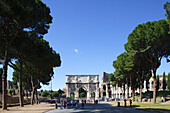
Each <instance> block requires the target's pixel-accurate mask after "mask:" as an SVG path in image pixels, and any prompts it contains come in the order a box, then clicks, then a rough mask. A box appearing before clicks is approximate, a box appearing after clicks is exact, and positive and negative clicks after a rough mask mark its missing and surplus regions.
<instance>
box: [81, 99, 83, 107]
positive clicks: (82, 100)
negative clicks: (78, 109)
mask: <svg viewBox="0 0 170 113" xmlns="http://www.w3.org/2000/svg"><path fill="white" fill-rule="evenodd" d="M81 103H82V104H81V106H82V108H84V100H83V99H82V100H81Z"/></svg>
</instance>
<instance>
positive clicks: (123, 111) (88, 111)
mask: <svg viewBox="0 0 170 113" xmlns="http://www.w3.org/2000/svg"><path fill="white" fill-rule="evenodd" d="M45 113H149V112H146V111H141V110H134V109H130V108H125V107H115V106H111V105H108V104H104V103H100V104H92V103H87V104H85V106H84V108H82V107H81V104H79V106H78V108H74V107H73V108H70V109H67V108H66V109H61V108H60V107H58V109H55V110H51V111H48V112H45Z"/></svg>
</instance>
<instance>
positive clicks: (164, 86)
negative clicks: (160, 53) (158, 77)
mask: <svg viewBox="0 0 170 113" xmlns="http://www.w3.org/2000/svg"><path fill="white" fill-rule="evenodd" d="M165 89H166V78H165V72H163V90H165Z"/></svg>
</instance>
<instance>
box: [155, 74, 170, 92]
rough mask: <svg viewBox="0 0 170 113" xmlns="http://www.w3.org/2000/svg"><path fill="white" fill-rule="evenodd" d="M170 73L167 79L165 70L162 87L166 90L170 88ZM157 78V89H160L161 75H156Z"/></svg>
mask: <svg viewBox="0 0 170 113" xmlns="http://www.w3.org/2000/svg"><path fill="white" fill-rule="evenodd" d="M169 77H170V73H168V77H167V78H168V79H166V75H165V72H163V78H162V89H163V90H165V89H166V87H167V88H168V90H170V78H169ZM156 79H157V88H156V89H157V90H159V87H160V80H159V75H157V77H156Z"/></svg>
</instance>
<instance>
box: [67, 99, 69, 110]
mask: <svg viewBox="0 0 170 113" xmlns="http://www.w3.org/2000/svg"><path fill="white" fill-rule="evenodd" d="M67 108H69V101H68V100H67Z"/></svg>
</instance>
